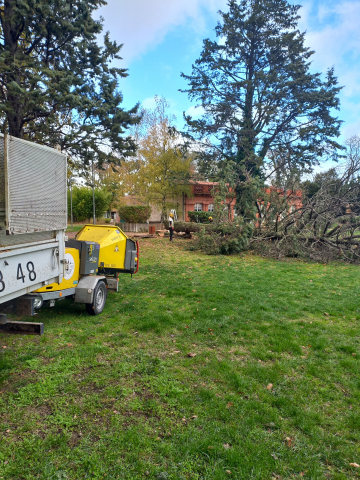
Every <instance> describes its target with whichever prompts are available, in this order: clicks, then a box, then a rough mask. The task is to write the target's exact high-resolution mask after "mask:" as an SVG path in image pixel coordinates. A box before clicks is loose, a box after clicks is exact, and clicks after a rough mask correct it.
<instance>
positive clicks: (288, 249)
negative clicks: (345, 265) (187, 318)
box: [250, 142, 360, 263]
mask: <svg viewBox="0 0 360 480" xmlns="http://www.w3.org/2000/svg"><path fill="white" fill-rule="evenodd" d="M359 147H360V143H359V142H358V143H356V142H355V143H353V144H352V145H350V155H349V157H348V160H347V163H346V165H345V166H343V167H342V170H341V171H339V172H337V175H335V176H329V177H326V175H325V176H324V177H323V180H322V182H321V184H320V185H319V188H318V190H317V192H316V193H315V194H313V195H311V196H310V195H307V193H306V191H303V192H302V195H301V200H300V202H299V201H298V202H297V204H296V205H294V203H295V202H294V199H295V192H293V191H291V190H287V191H282V192H279V191H274V192H272V193H271V194H270V195H269V196H268V197H265V196H264V198H263V199H261V200H258V201H257V202H256V204H257V209H258V215H257V217H258V218H257V220H256V221H255V225H254V226H255V229H254V234H253V237H252V239H251V241H250V247H251V248H252V249H254V250H255V251H256V252H257V253H260V254H263V255H270V256H274V257H276V258H281V257H285V256H292V257H302V258H306V259H311V260H314V261H318V262H328V261H332V260H342V261H347V262H354V263H360V177H359V175H360V155H359V149H360V148H359Z"/></svg>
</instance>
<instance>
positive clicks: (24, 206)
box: [0, 135, 67, 304]
mask: <svg viewBox="0 0 360 480" xmlns="http://www.w3.org/2000/svg"><path fill="white" fill-rule="evenodd" d="M66 178H67V167H66V156H65V155H63V154H61V153H60V152H58V151H57V150H54V149H52V148H49V147H44V146H41V145H37V144H34V143H32V142H27V141H25V140H20V139H18V138H14V137H10V136H5V137H4V136H3V135H0V304H2V303H4V302H7V301H9V300H12V299H14V298H17V297H20V296H22V295H24V294H27V293H30V292H31V291H33V290H36V289H38V288H40V287H42V286H44V285H47V284H48V283H53V282H55V281H59V282H60V281H61V280H62V277H63V269H64V265H63V263H62V259H64V258H65V229H66V225H67V188H66Z"/></svg>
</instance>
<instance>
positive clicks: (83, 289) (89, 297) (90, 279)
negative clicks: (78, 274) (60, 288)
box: [75, 275, 107, 303]
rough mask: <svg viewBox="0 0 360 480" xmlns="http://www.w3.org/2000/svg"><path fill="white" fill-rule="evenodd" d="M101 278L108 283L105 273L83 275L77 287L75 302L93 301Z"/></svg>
mask: <svg viewBox="0 0 360 480" xmlns="http://www.w3.org/2000/svg"><path fill="white" fill-rule="evenodd" d="M101 280H103V281H104V282H105V283H106V285H107V280H106V277H104V276H103V275H92V276H85V277H82V278H81V279H80V280H79V283H78V285H77V287H76V288H75V302H76V303H92V302H93V300H94V289H95V287H96V285H97V284H98V283H99V282H100V281H101Z"/></svg>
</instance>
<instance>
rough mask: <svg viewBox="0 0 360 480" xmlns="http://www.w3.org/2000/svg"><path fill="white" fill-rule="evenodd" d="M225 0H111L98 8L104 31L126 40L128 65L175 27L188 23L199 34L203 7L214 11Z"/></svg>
mask: <svg viewBox="0 0 360 480" xmlns="http://www.w3.org/2000/svg"><path fill="white" fill-rule="evenodd" d="M225 6H226V0H181V1H178V0H170V1H169V0H151V1H149V0H130V1H128V2H122V1H119V0H108V2H107V5H106V6H104V7H102V8H101V9H100V10H99V14H101V15H102V16H103V17H104V19H105V30H110V31H111V37H112V38H113V39H116V40H117V42H118V43H124V47H123V49H122V52H121V53H122V56H123V58H124V61H125V63H126V64H128V63H129V62H130V61H131V60H133V59H134V58H135V57H136V56H138V55H141V54H143V53H145V52H146V51H147V50H149V49H150V48H152V47H154V46H155V45H157V44H159V43H161V41H162V40H163V38H164V37H165V35H166V33H167V32H168V31H169V30H171V29H172V28H173V27H175V26H178V25H181V24H183V23H185V22H188V24H189V25H190V26H192V27H193V29H194V31H196V32H197V33H199V32H201V31H202V30H204V29H205V20H204V12H203V9H206V10H207V11H208V12H210V13H213V14H215V13H216V12H217V11H218V10H219V9H222V8H224V7H225Z"/></svg>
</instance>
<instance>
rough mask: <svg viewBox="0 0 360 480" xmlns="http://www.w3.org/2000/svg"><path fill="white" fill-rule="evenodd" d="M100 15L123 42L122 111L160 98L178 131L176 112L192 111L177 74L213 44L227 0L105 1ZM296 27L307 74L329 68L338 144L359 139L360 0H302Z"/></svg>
mask: <svg viewBox="0 0 360 480" xmlns="http://www.w3.org/2000/svg"><path fill="white" fill-rule="evenodd" d="M107 2H108V4H107V6H104V7H102V8H101V10H100V11H99V12H100V14H101V15H102V16H103V17H104V26H105V30H109V31H110V36H111V38H112V39H113V40H116V41H117V42H118V43H123V44H124V46H123V49H122V57H123V60H122V61H121V62H120V64H119V66H121V67H126V68H128V69H129V77H127V78H126V79H123V80H122V81H121V90H122V92H123V95H124V103H123V105H124V107H125V108H130V107H132V106H133V105H134V104H135V103H137V102H140V103H142V104H143V105H144V106H145V107H147V108H151V107H153V106H154V101H153V97H154V95H162V96H164V97H165V98H167V99H168V101H169V102H170V104H171V109H172V112H173V113H174V114H175V115H176V117H177V119H178V126H179V128H182V127H183V121H182V112H183V111H186V112H188V113H189V112H190V113H194V112H195V111H196V110H195V108H194V107H195V104H194V103H190V101H189V100H188V98H187V95H186V94H185V93H180V92H179V89H183V88H186V83H185V81H184V80H183V79H182V78H181V77H180V72H184V73H186V74H189V73H191V65H192V63H194V62H195V60H196V59H197V58H198V57H199V54H200V52H201V48H202V41H203V39H204V38H214V36H215V34H214V27H215V25H216V23H217V20H218V18H219V16H218V14H217V11H218V10H219V9H220V10H226V3H227V2H226V0H170V1H169V0H130V1H128V0H127V1H124V0H107ZM301 5H302V6H303V7H302V8H301V9H300V15H301V20H300V22H299V28H300V30H301V31H305V30H306V31H307V34H306V45H307V46H309V47H311V49H312V50H315V52H316V53H315V55H314V56H313V60H312V61H313V70H314V71H318V72H323V73H325V72H326V70H327V68H329V67H332V66H334V67H335V74H336V76H337V77H338V78H339V83H340V85H343V86H344V89H343V90H342V92H341V96H340V98H341V110H340V112H338V116H339V118H340V119H342V120H343V121H344V123H343V126H342V138H341V140H342V141H345V139H346V138H349V137H350V136H351V135H360V35H359V30H360V29H359V19H360V0H338V1H333V0H327V1H321V0H315V1H304V2H302V3H301Z"/></svg>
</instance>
